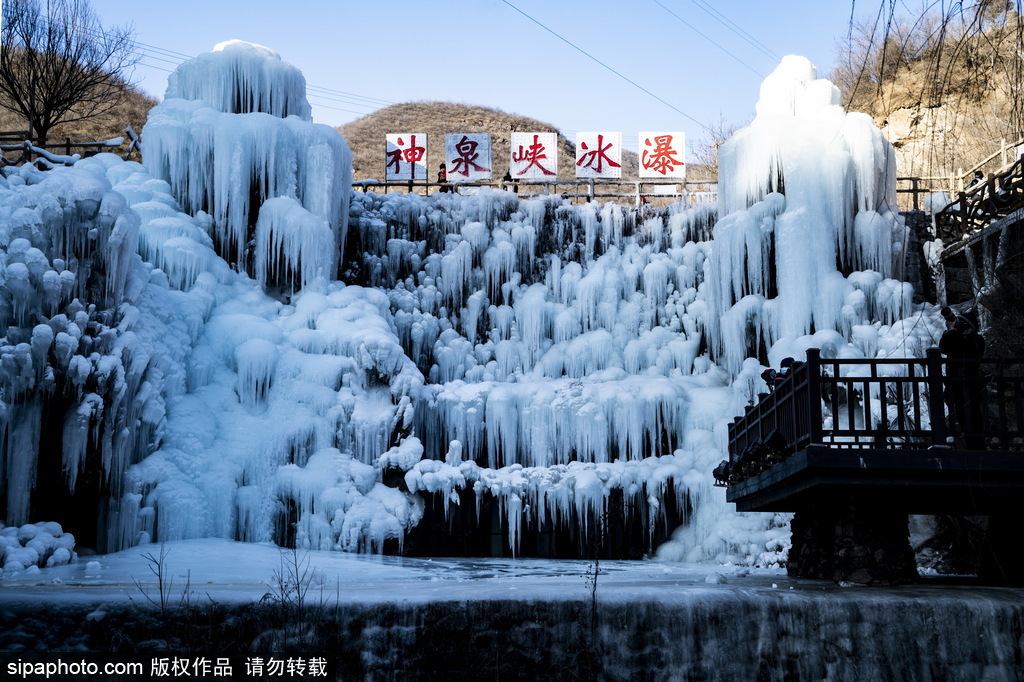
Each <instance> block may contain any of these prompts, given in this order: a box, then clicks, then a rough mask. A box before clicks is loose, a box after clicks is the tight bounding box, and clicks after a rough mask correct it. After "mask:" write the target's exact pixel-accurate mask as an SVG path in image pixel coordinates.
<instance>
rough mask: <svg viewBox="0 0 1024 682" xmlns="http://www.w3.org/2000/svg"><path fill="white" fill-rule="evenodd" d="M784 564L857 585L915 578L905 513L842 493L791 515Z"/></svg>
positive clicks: (806, 574)
mask: <svg viewBox="0 0 1024 682" xmlns="http://www.w3.org/2000/svg"><path fill="white" fill-rule="evenodd" d="M792 530H793V547H792V549H790V559H789V562H788V564H787V566H788V569H787V570H788V572H789V575H791V576H793V577H797V578H816V579H819V580H834V581H836V582H838V583H855V584H861V585H893V584H898V583H906V582H913V581H915V580H917V577H918V576H917V567H916V565H915V563H914V552H913V550H912V549H911V547H910V531H909V527H908V519H907V515H906V514H900V513H896V512H891V511H885V510H879V509H877V508H876V506H875V505H873V504H872V503H871V502H870V501H869V500H862V499H857V498H845V499H843V498H840V499H837V500H827V501H826V500H823V501H821V502H820V504H818V505H815V506H812V507H810V508H808V509H805V510H802V511H799V512H797V513H796V515H795V516H794V517H793V521H792Z"/></svg>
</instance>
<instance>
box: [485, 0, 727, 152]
mask: <svg viewBox="0 0 1024 682" xmlns="http://www.w3.org/2000/svg"><path fill="white" fill-rule="evenodd" d="M501 1H502V2H503V3H505V4H506V5H508V6H509V7H511V8H512V9H514V10H515V11H517V12H519V13H520V14H522V15H523V16H524V17H526V18H527V19H529V20H530V21H532V22H533V23H535V24H537V25H538V26H540V27H541V28H542V29H544V30H545V31H547V32H548V33H550V34H551V35H553V36H555V37H556V38H558V39H559V40H561V41H562V42H563V43H565V44H566V45H568V46H569V47H571V48H573V49H574V50H576V51H577V52H579V53H580V54H582V55H584V56H586V57H588V58H589V59H591V60H593V61H595V62H597V63H598V64H600V65H601V66H603V67H604V68H606V69H608V70H609V71H611V72H612V73H614V74H615V75H616V76H618V77H619V78H621V79H622V80H624V81H626V82H627V83H629V84H630V85H632V86H633V87H635V88H636V89H638V90H640V91H642V92H645V93H647V94H648V95H650V96H651V97H653V98H654V99H656V100H658V101H659V102H661V103H662V104H664V105H665V106H667V107H668V108H669V109H671V110H672V111H674V112H676V113H677V114H679V115H681V116H685V117H686V118H688V119H689V120H691V121H693V122H694V123H696V124H697V125H699V126H700V127H701V128H703V129H704V130H706V131H708V132H709V133H710V132H711V129H710V128H708V127H707V126H706V125H704V124H703V123H701V122H700V121H698V120H697V119H695V118H694V117H693V116H690V115H689V114H688V113H686V112H685V111H683V110H682V109H679V108H678V107H676V106H673V105H672V104H669V103H668V102H666V101H665V100H663V99H662V98H661V97H658V96H657V95H655V94H654V93H653V92H651V91H650V90H648V89H647V88H645V87H643V86H642V85H640V84H639V83H637V82H636V81H634V80H631V79H630V78H627V77H626V76H624V75H622V74H621V73H619V72H618V71H616V70H615V69H613V68H612V67H610V66H608V65H607V64H605V63H604V62H602V61H601V60H600V59H598V58H597V57H595V56H594V55H592V54H590V53H589V52H587V51H586V50H584V49H583V48H582V47H580V46H579V45H576V44H575V43H573V42H571V41H569V40H568V39H566V38H564V37H562V36H561V35H559V34H558V33H556V32H555V31H553V30H551V29H550V28H548V27H547V26H545V25H544V24H542V23H540V22H539V21H537V20H536V19H534V18H533V17H531V16H530V15H529V14H527V13H526V12H524V11H523V10H521V9H519V8H518V7H516V6H515V5H513V4H512V3H511V2H509V1H508V0H501Z"/></svg>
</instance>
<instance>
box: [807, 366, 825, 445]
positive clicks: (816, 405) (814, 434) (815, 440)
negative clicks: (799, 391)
mask: <svg viewBox="0 0 1024 682" xmlns="http://www.w3.org/2000/svg"><path fill="white" fill-rule="evenodd" d="M807 411H808V415H809V418H810V424H808V425H807V426H808V427H809V432H810V436H811V440H810V443H809V444H810V445H822V444H823V443H822V441H823V440H824V438H823V437H822V436H823V433H824V429H823V421H824V420H823V418H822V414H821V349H820V348H808V349H807Z"/></svg>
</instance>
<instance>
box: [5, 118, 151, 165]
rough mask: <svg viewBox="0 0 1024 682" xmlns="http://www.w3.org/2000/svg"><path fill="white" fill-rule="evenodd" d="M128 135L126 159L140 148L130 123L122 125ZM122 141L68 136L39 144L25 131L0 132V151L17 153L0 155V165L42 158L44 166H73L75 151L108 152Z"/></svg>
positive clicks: (116, 138) (122, 141)
mask: <svg viewBox="0 0 1024 682" xmlns="http://www.w3.org/2000/svg"><path fill="white" fill-rule="evenodd" d="M125 132H126V133H127V135H128V138H129V145H128V151H127V152H126V153H125V154H124V159H125V160H127V159H128V158H129V157H130V156H131V155H132V153H133V152H134V151H136V150H137V149H140V148H141V140H140V139H139V136H138V135H137V134H136V133H135V131H134V130H132V127H131V126H128V127H127V128H125ZM122 144H124V138H123V137H115V138H111V139H109V140H93V141H89V142H72V141H71V138H69V137H66V138H64V141H63V142H57V141H53V140H51V141H49V142H48V143H47V144H46V146H45V147H40V146H38V144H37V143H36V141H35V140H34V139H33V138H32V136H31V135H30V134H29V132H28V131H22V130H15V131H0V154H3V153H5V152H16V153H18V157H17V158H12V159H8V158H6V157H5V156H2V155H0V166H2V165H4V164H14V165H17V164H22V163H25V162H31V161H36V160H42V162H43V163H45V164H46V165H48V166H60V165H67V166H70V165H73V164H74V162H75V160H77V158H78V157H77V156H72V153H74V152H75V151H76V150H79V149H84V150H86V152H87V154H86V156H88V155H89V153H98V152H101V151H111V150H113V149H114V148H115V147H120V146H121V145H122Z"/></svg>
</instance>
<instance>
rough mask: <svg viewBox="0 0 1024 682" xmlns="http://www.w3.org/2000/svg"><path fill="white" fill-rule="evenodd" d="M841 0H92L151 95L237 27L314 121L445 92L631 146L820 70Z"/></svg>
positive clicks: (830, 61) (747, 110)
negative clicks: (291, 85) (277, 59)
mask: <svg viewBox="0 0 1024 682" xmlns="http://www.w3.org/2000/svg"><path fill="white" fill-rule="evenodd" d="M851 4H852V3H851V1H850V0H825V1H824V2H821V3H814V4H813V9H812V3H808V2H807V1H806V0H800V1H796V0H792V1H791V0H781V1H780V0H777V1H776V2H771V3H768V2H764V1H763V0H759V1H756V2H748V1H747V0H734V1H732V2H722V1H721V0H718V1H716V0H634V1H633V2H628V3H626V2H613V1H611V0H590V1H587V2H580V1H576V0H509V2H503V1H502V0H444V1H438V0H434V1H431V2H427V1H423V0H417V1H405V0H398V1H396V0H378V1H377V2H365V0H361V1H359V2H356V1H354V0H332V1H330V2H321V1H319V0H316V1H293V2H291V3H282V2H280V0H273V1H268V0H250V1H247V2H239V1H237V0H202V1H199V0H176V1H175V2H173V3H169V4H168V3H135V2H132V3H126V2H124V0H92V6H93V8H94V9H95V11H96V12H97V14H98V15H99V16H100V18H101V20H102V21H103V23H104V25H123V24H133V25H134V27H135V30H136V31H137V40H138V41H139V43H140V49H142V50H144V51H145V53H144V57H143V59H142V61H141V62H140V64H139V66H138V67H136V73H135V80H136V81H138V83H139V85H140V86H141V87H142V88H143V89H144V90H146V91H147V92H149V93H150V94H153V95H156V96H158V97H162V96H163V92H164V89H165V88H166V85H167V75H168V71H169V70H172V69H173V68H174V66H175V64H176V63H177V62H180V61H181V60H182V59H184V55H193V56H194V55H196V54H198V53H200V52H206V51H209V50H210V49H211V48H212V47H213V46H214V45H215V44H216V43H218V42H221V41H224V40H228V39H232V38H238V39H241V40H247V41H250V42H254V43H259V44H261V45H265V46H267V47H270V48H272V49H274V50H275V51H276V52H278V53H279V54H280V55H281V57H282V58H283V59H284V60H285V61H287V62H289V63H291V64H294V65H295V66H297V67H299V68H300V69H301V70H302V72H303V73H304V75H305V77H306V81H307V84H308V85H309V86H312V87H311V88H310V91H309V100H310V103H311V104H312V105H313V117H314V120H315V121H317V122H319V123H327V124H329V125H340V124H342V123H346V122H348V121H352V120H355V119H357V118H359V117H360V116H362V115H365V114H366V113H369V112H371V111H373V110H375V109H377V108H379V107H381V106H386V105H387V104H388V103H397V102H406V101H414V100H432V99H439V100H448V101H454V102H462V103H466V104H478V105H483V106H490V107H497V108H499V109H502V110H504V111H507V112H510V113H517V114H523V115H526V116H532V117H534V118H538V119H541V120H543V121H547V122H549V123H552V124H554V125H556V126H558V127H559V128H560V129H561V130H562V131H563V132H565V133H567V134H569V135H572V134H573V133H575V132H577V131H621V132H622V133H623V144H624V145H625V146H626V147H627V148H634V149H635V145H636V135H637V131H640V130H682V131H684V132H686V134H687V136H688V138H689V139H690V140H694V139H697V138H699V137H701V136H702V135H703V134H704V132H705V131H704V129H703V128H702V126H707V125H710V124H712V123H713V122H717V121H718V120H719V119H720V118H721V119H724V120H725V121H727V122H735V123H742V122H745V121H746V120H748V119H749V118H750V117H751V116H752V115H753V110H754V104H755V102H756V100H757V93H758V87H759V85H760V82H761V80H762V79H763V77H764V76H766V75H767V74H768V73H770V72H771V70H772V69H773V68H774V66H775V65H776V63H777V57H778V56H781V55H785V54H791V53H793V54H800V55H803V56H806V57H808V58H809V59H810V60H811V61H812V62H813V63H815V64H816V65H817V66H818V69H819V74H821V75H827V74H828V73H829V72H830V71H831V70H832V68H833V66H834V60H835V56H834V49H835V45H836V41H837V40H841V39H843V38H844V37H845V36H846V34H847V31H848V24H849V19H850V13H851ZM513 6H514V7H515V8H518V10H520V11H521V12H520V11H517V10H516V9H515V8H514V7H513ZM861 7H864V9H865V10H868V11H877V9H878V8H877V6H874V7H866V6H864V5H863V4H861ZM716 12H717V15H716ZM524 14H525V15H529V16H530V17H532V18H533V19H534V20H536V22H539V23H540V24H543V25H544V26H546V27H548V28H549V29H551V30H552V31H554V32H555V33H558V34H559V35H560V36H561V37H562V38H564V39H565V40H567V41H569V42H571V43H573V44H575V45H576V46H578V47H579V48H581V49H582V50H584V51H586V52H588V53H589V54H590V55H592V56H593V57H595V58H596V59H598V60H600V61H602V62H604V64H605V65H607V67H610V68H611V69H614V70H615V71H617V72H618V73H619V74H621V76H622V77H620V76H618V75H616V74H614V73H612V71H610V70H609V69H608V68H605V67H604V66H601V65H599V64H597V63H596V62H595V61H593V60H591V59H590V58H588V57H587V56H585V55H583V54H581V53H580V52H579V51H577V50H576V49H574V48H573V47H571V46H570V45H568V44H566V42H563V40H560V39H559V38H558V37H556V36H555V35H552V33H550V32H548V31H546V30H545V29H544V28H542V27H541V26H539V25H538V23H535V22H534V21H531V19H529V18H527V16H524ZM730 24H731V26H730ZM734 28H735V29H738V30H733V29H734ZM740 31H742V32H745V33H746V35H743V33H741V32H740ZM623 77H624V78H623ZM626 79H628V80H630V81H633V83H635V84H636V85H633V84H631V83H630V82H628V81H627V80H626ZM636 86H640V87H641V88H643V89H644V90H647V91H648V92H644V91H643V90H641V89H640V88H638V87H636ZM332 91H333V92H332ZM339 92H340V93H348V94H339ZM649 93H650V94H649ZM659 100H661V101H659Z"/></svg>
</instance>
